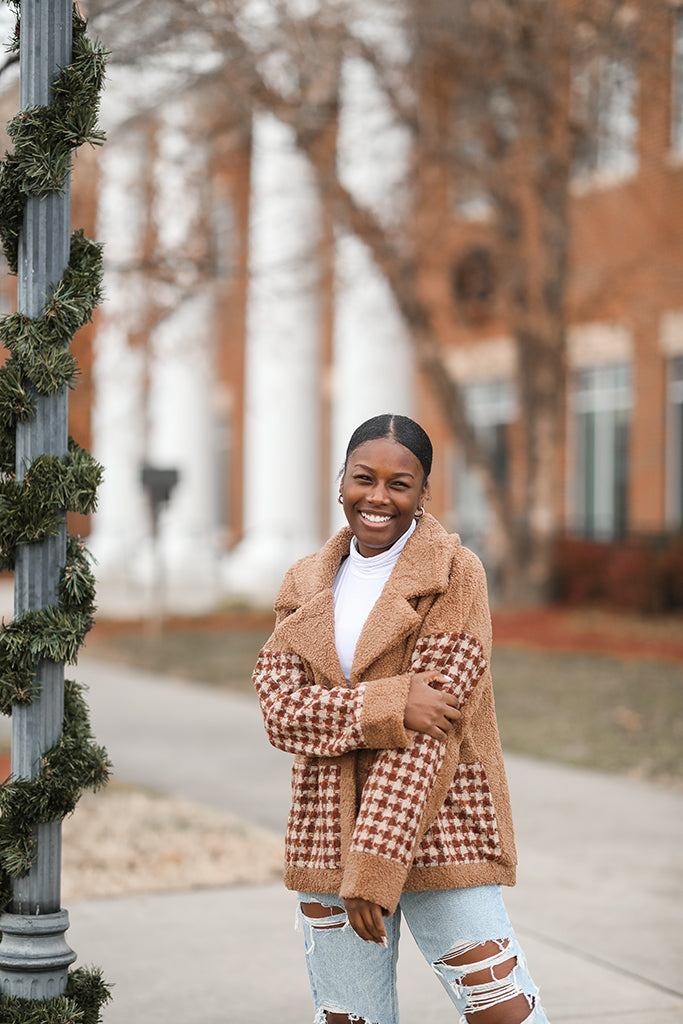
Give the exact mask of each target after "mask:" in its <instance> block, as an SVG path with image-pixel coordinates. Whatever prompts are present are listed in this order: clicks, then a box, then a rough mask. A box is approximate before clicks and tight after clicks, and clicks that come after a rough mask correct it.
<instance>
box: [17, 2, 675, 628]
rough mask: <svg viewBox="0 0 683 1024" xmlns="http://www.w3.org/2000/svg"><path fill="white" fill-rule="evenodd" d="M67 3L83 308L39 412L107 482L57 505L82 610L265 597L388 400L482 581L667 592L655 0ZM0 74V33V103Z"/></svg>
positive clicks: (671, 490)
mask: <svg viewBox="0 0 683 1024" xmlns="http://www.w3.org/2000/svg"><path fill="white" fill-rule="evenodd" d="M85 10H86V13H87V14H88V16H89V18H90V21H91V30H92V32H93V34H97V35H98V36H100V37H101V38H102V39H103V41H104V42H105V43H106V44H107V46H108V47H109V48H110V49H111V63H110V71H109V79H108V86H107V90H106V96H105V99H104V104H103V110H102V120H103V123H104V127H105V128H106V130H107V133H108V142H107V144H106V146H105V147H104V149H103V150H101V151H99V150H97V151H94V150H91V151H89V152H87V153H81V154H80V155H79V156H78V158H77V164H76V168H75V172H74V178H73V214H72V220H73V223H74V225H75V226H82V227H84V228H85V230H86V233H88V234H89V235H90V236H91V237H95V238H97V239H98V240H100V241H102V242H104V243H105V260H106V277H105V292H106V301H105V302H104V304H103V305H102V307H101V308H100V310H99V311H98V313H97V315H96V319H95V322H94V323H93V324H92V326H89V327H87V328H86V329H84V330H83V331H81V333H80V334H79V335H78V336H77V338H76V341H75V351H76V354H77V356H78V358H79V361H80V365H81V369H82V381H81V383H80V385H79V387H78V389H77V390H76V391H75V392H74V393H73V394H72V396H71V431H72V433H73V435H74V436H75V437H76V439H77V440H78V441H79V442H80V443H81V444H84V445H86V446H88V447H90V448H91V449H92V450H93V451H94V453H95V455H96V456H97V457H98V458H99V459H100V460H101V461H102V462H103V463H104V465H105V467H106V479H105V483H104V485H103V487H102V489H101V494H100V502H99V511H98V512H97V514H96V515H95V516H94V517H93V518H92V521H85V520H83V521H81V522H78V523H75V524H72V528H75V530H76V532H78V533H80V534H81V535H82V536H85V537H87V543H88V546H89V547H90V549H91V550H92V552H93V554H94V555H95V557H96V558H97V562H98V568H97V572H98V576H99V579H100V583H101V587H100V604H101V607H102V608H103V610H104V611H106V612H107V613H109V614H114V615H123V614H126V615H130V613H131V612H134V613H136V614H139V613H142V612H148V611H150V609H153V608H154V607H157V606H158V605H159V604H160V603H162V602H163V603H164V604H166V605H167V606H168V608H169V609H171V610H175V611H198V610H206V609H208V608H211V607H214V606H215V605H216V603H218V602H221V601H223V602H224V601H226V600H227V601H232V602H236V601H242V602H244V601H246V602H247V603H249V604H257V605H259V606H268V605H269V603H270V601H271V600H272V597H273V594H274V592H275V590H276V588H277V585H278V583H279V580H280V578H281V576H282V573H283V572H284V570H285V569H286V567H287V566H288V565H289V564H290V563H291V562H292V560H293V559H294V558H296V557H298V556H300V555H302V554H304V553H306V552H307V551H310V550H312V549H314V548H315V547H317V546H318V545H319V544H320V543H321V542H322V541H323V540H324V539H325V538H326V537H327V536H329V534H330V533H331V532H332V531H333V530H334V529H336V528H337V527H338V526H339V525H340V510H339V509H338V506H337V504H336V501H335V497H336V483H335V481H336V477H337V474H338V472H339V469H340V466H341V462H342V460H343V454H344V450H345V445H346V441H347V439H348V436H349V434H350V432H351V430H352V429H353V428H354V427H355V426H356V425H357V424H358V423H359V422H360V421H361V420H362V419H364V418H366V417H367V416H370V415H374V414H375V413H378V412H383V411H389V410H390V411H394V412H401V413H406V414H408V415H411V416H414V417H416V418H417V419H419V420H420V422H422V423H423V425H424V426H425V428H426V429H427V430H428V432H429V433H430V434H431V436H432V438H433V440H434V443H435V449H436V464H435V471H434V474H433V480H432V500H431V504H430V506H429V509H430V511H432V512H433V513H434V514H435V515H436V516H437V517H438V518H439V519H441V521H442V522H443V523H444V524H445V525H446V526H447V527H448V528H449V529H453V530H457V531H458V532H459V533H460V534H461V536H462V538H463V541H464V542H465V543H467V544H469V545H470V546H471V547H473V548H474V549H475V550H476V551H477V552H478V553H479V554H480V556H481V557H482V558H483V560H484V562H485V564H486V567H487V569H488V572H489V579H490V585H491V589H492V592H493V594H494V596H495V598H496V601H497V602H498V603H499V604H501V605H503V604H510V603H511V602H513V603H516V604H519V603H520V602H524V603H527V604H528V603H538V602H539V601H546V600H548V599H550V598H553V599H557V598H569V599H571V600H586V599H596V598H597V599H604V600H605V601H607V602H608V603H612V604H614V603H617V604H620V605H622V606H628V607H629V608H630V609H631V610H634V609H635V610H639V611H649V612H652V611H664V610H669V609H672V608H674V607H680V605H681V603H682V602H683V584H682V583H681V579H682V578H683V543H682V542H681V524H682V522H683V470H682V467H683V412H682V410H683V298H682V294H683V292H682V289H681V266H682V265H683V230H682V227H683V224H682V221H681V217H682V215H681V210H682V209H683V202H682V198H683V193H682V190H683V11H682V10H681V8H680V7H679V6H677V5H675V4H671V3H669V2H668V0H654V2H648V3H638V2H616V0H599V2H590V3H588V2H581V0H571V2H569V0H568V2H563V3H558V4H551V5H548V4H546V3H540V0H522V2H520V3H515V4H510V3H507V2H499V0H485V2H480V3H475V4H473V3H469V2H459V0H420V2H419V3H418V2H417V0H405V2H403V3H400V4H396V3H394V2H391V3H389V2H385V0H372V2H365V0H364V2H363V3H355V2H353V0H337V2H329V3H318V2H313V0H290V2H287V3H284V2H283V3H277V2H274V3H263V2H257V0H215V2H212V3H206V4H200V5H198V6H195V5H192V6H191V8H190V7H189V6H188V5H187V4H186V3H184V2H179V0H178V2H176V0H163V2H161V0H159V2H156V0H145V2H144V3H143V2H138V0H91V2H90V3H88V4H86V5H85ZM5 13H6V12H5ZM9 31H10V24H9V18H8V19H7V23H6V33H9ZM17 78H18V69H17V67H16V66H15V65H14V64H13V63H12V58H11V57H10V58H7V59H6V61H5V63H4V65H3V66H2V73H1V74H0V89H1V92H2V95H1V96H0V106H1V108H2V109H1V110H0V120H2V122H3V123H4V122H6V120H7V119H8V118H9V117H10V116H11V115H12V113H13V112H14V110H15V109H16V106H17V102H18V101H17ZM1 288H2V291H1V293H0V308H1V309H2V310H3V311H5V312H6V311H11V310H12V309H13V308H14V305H13V304H14V301H15V298H14V290H15V282H14V280H13V279H12V278H11V277H10V276H9V275H7V274H4V275H3V276H2V285H1Z"/></svg>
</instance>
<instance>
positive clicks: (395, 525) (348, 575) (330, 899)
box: [254, 415, 547, 1024]
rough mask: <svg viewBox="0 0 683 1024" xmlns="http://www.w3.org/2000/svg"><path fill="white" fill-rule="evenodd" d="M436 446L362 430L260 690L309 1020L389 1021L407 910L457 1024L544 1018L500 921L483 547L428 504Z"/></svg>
mask: <svg viewBox="0 0 683 1024" xmlns="http://www.w3.org/2000/svg"><path fill="white" fill-rule="evenodd" d="M431 465H432V445H431V442H430V440H429V438H428V437H427V435H426V434H425V432H424V430H423V429H422V428H421V427H420V426H419V425H418V424H417V423H415V422H414V421H413V420H410V419H407V418H406V417H404V416H391V415H386V416H376V417H374V418H373V419H371V420H368V421H366V422H365V423H363V424H361V426H360V427H359V428H358V429H357V430H356V431H355V432H354V434H353V436H352V437H351V440H350V442H349V446H348V449H347V453H346V460H345V463H344V470H343V473H342V477H341V484H340V491H339V500H340V502H341V503H342V505H343V506H344V512H345V515H346V518H347V520H348V524H349V525H348V527H346V528H345V529H343V530H341V531H340V532H339V533H338V534H336V535H335V536H334V537H332V538H331V539H330V540H329V541H328V542H327V544H325V545H324V547H323V548H322V549H321V550H320V551H318V552H317V553H316V554H313V555H309V556H307V557H306V558H303V559H301V561H299V562H297V563H296V564H295V565H293V566H292V568H291V569H290V570H289V572H288V573H287V575H286V576H285V579H284V581H283V584H282V587H281V588H280V592H279V594H278V597H277V600H276V603H275V611H276V616H277V617H276V625H275V630H274V632H273V634H272V636H271V637H270V638H269V640H268V641H267V643H266V645H265V646H264V648H263V650H262V651H261V653H260V655H259V659H258V661H257V664H256V668H255V670H254V683H255V686H256V689H257V691H258V694H259V698H260V700H261V707H262V710H263V716H264V720H265V725H266V731H267V733H268V737H269V739H270V741H271V743H273V744H274V745H275V746H276V747H279V748H280V749H282V750H285V751H288V752H290V753H294V754H295V755H296V757H295V761H294V766H293V775H292V807H291V811H290V815H289V821H288V826H287V838H286V869H285V883H286V885H287V886H288V888H290V889H294V890H296V891H297V892H298V894H299V896H298V899H299V906H300V919H301V921H302V924H303V928H304V931H305V935H306V961H307V966H308V971H309V976H310V981H311V991H312V993H313V999H314V1004H315V1024H346V1022H348V1021H361V1022H365V1024H397V1022H398V1006H397V1004H396V984H395V981H396V963H397V958H398V936H399V928H400V920H401V917H402V916H405V918H406V920H407V922H408V924H409V927H410V929H411V931H412V933H413V935H414V937H415V939H416V941H417V944H418V946H419V947H420V949H421V951H422V953H423V955H424V956H425V958H426V960H427V961H428V963H430V964H431V966H432V969H433V971H434V973H435V974H436V976H437V977H438V978H439V980H440V982H441V984H442V985H443V986H444V988H445V990H446V992H447V993H448V995H449V997H450V999H451V1000H452V1002H453V1003H454V1004H455V1006H456V1007H457V1009H458V1012H459V1013H460V1015H461V1020H464V1021H465V1022H467V1024H522V1022H528V1024H547V1018H546V1016H545V1013H544V1011H543V1008H542V1007H541V1003H540V999H539V998H538V989H537V988H536V987H535V985H534V983H533V981H532V980H531V977H530V975H529V973H528V971H527V968H526V964H525V961H524V955H523V953H522V950H521V949H520V947H519V944H518V942H517V939H516V938H515V935H514V932H513V930H512V927H511V925H510V921H509V919H508V917H507V913H506V911H505V907H504V905H503V900H502V895H501V885H513V884H514V881H515V864H516V855H515V846H514V838H513V832H512V821H511V816H510V805H509V797H508V791H507V783H506V780H505V772H504V770H503V763H502V754H501V749H500V741H499V738H498V728H497V724H496V719H495V713H494V709H493V695H492V689H491V675H490V671H489V662H490V652H491V624H490V616H489V608H488V600H487V595H486V579H485V576H484V571H483V569H482V566H481V563H480V562H479V560H478V559H477V557H476V556H475V555H474V554H472V552H471V551H468V550H467V549H466V548H464V547H463V546H462V545H461V543H460V540H459V538H458V537H457V536H456V535H453V536H449V535H448V534H447V533H446V531H445V530H444V529H443V528H442V527H441V526H440V525H439V523H438V522H437V521H436V519H434V518H433V517H432V516H430V515H428V514H426V513H425V511H424V505H423V502H424V500H425V498H426V497H427V496H428V488H429V482H428V481H429V473H430V470H431Z"/></svg>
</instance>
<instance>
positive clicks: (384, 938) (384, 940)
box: [380, 935, 389, 949]
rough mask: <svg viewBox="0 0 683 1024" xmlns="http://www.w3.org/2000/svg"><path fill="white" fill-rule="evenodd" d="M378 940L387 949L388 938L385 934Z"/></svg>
mask: <svg viewBox="0 0 683 1024" xmlns="http://www.w3.org/2000/svg"><path fill="white" fill-rule="evenodd" d="M380 942H381V944H382V945H383V946H384V948H385V949H389V940H388V938H387V937H386V935H383V936H382V938H381V939H380Z"/></svg>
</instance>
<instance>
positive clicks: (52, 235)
mask: <svg viewBox="0 0 683 1024" xmlns="http://www.w3.org/2000/svg"><path fill="white" fill-rule="evenodd" d="M71 40H72V0H42V2H41V0H22V4H21V50H20V69H21V71H20V81H21V107H22V109H25V108H26V107H29V106H34V105H47V104H49V102H50V99H51V86H52V82H53V81H54V79H55V76H56V74H57V72H58V70H59V68H60V67H63V66H65V65H67V64H69V63H70V60H71ZM70 207H71V202H70V191H69V188H68V185H67V187H65V188H64V190H63V191H62V192H61V193H59V194H53V195H49V196H47V197H46V198H44V199H35V198H29V200H28V202H27V205H26V209H25V213H24V224H23V230H22V233H21V237H20V241H19V267H18V309H19V311H20V312H23V313H25V314H26V315H27V316H30V317H37V316H39V315H40V313H41V312H42V309H43V307H44V305H45V301H46V298H47V297H48V296H49V294H50V291H51V289H52V288H54V286H55V285H56V284H57V283H58V282H59V280H60V279H61V277H62V275H63V273H64V270H65V268H66V265H67V263H68V260H69V239H70V212H71V210H70ZM35 406H36V414H35V417H34V419H33V420H31V421H30V422H27V423H23V424H20V425H19V426H18V428H17V463H16V473H17V479H18V480H22V479H23V477H24V473H25V470H26V466H27V465H28V464H29V463H30V462H31V461H32V460H33V459H34V458H36V457H37V456H38V455H40V454H41V453H47V454H50V455H57V456H63V455H64V454H65V453H66V451H67V441H68V426H67V419H68V400H67V393H66V388H64V389H62V390H61V391H60V392H58V393H57V394H56V395H51V396H48V397H42V396H35ZM65 560H66V526H65V524H63V525H62V529H61V532H60V534H59V535H58V536H57V537H52V538H50V539H48V540H47V541H45V542H43V543H40V544H32V545H20V546H19V549H18V551H17V558H16V570H15V587H14V604H15V614H16V615H17V616H19V615H21V614H22V613H23V612H25V611H27V610H30V609H39V608H43V607H46V606H47V605H50V604H54V603H55V602H56V601H57V597H58V583H59V577H60V573H61V570H62V569H63V567H64V564H65ZM36 675H37V680H36V681H37V684H38V685H37V689H38V691H39V692H38V696H37V698H36V699H35V700H34V702H33V703H32V704H30V705H26V706H17V707H15V708H14V710H13V713H12V774H13V776H14V777H15V778H24V779H32V778H34V777H35V775H36V774H37V771H38V768H39V765H40V758H41V756H42V754H44V753H45V752H46V751H47V750H49V749H50V747H52V746H54V744H55V743H56V742H57V741H58V739H59V737H60V734H61V730H62V719H63V713H64V666H63V665H61V664H56V663H54V662H47V661H44V662H41V663H40V665H39V667H38V670H37V673H36ZM35 839H36V844H37V857H36V861H35V864H34V866H33V868H32V869H31V871H30V872H29V874H28V875H26V876H25V877H23V878H20V879H17V880H15V881H14V883H13V899H12V903H11V905H10V909H9V912H8V913H5V914H3V915H2V917H0V931H2V933H3V938H2V942H0V991H2V993H3V994H4V995H12V996H21V997H23V998H31V999H48V998H51V997H53V996H57V995H61V994H62V993H63V992H64V989H65V987H66V982H67V971H68V967H69V964H71V963H73V961H74V960H75V959H76V954H75V953H74V952H73V951H72V950H71V949H70V948H69V946H68V945H67V943H66V940H65V938H64V933H65V931H66V929H67V928H68V925H69V920H68V915H67V913H66V911H65V910H62V909H61V899H60V887H61V824H60V823H59V822H54V823H51V824H47V825H39V826H38V828H37V829H36V835H35Z"/></svg>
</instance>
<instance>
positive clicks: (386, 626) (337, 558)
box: [273, 513, 453, 686]
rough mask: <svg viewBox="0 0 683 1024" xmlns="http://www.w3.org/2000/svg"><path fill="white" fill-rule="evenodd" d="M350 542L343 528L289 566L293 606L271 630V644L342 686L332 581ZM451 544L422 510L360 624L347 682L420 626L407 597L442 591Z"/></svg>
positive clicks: (356, 680) (349, 534) (358, 677)
mask: <svg viewBox="0 0 683 1024" xmlns="http://www.w3.org/2000/svg"><path fill="white" fill-rule="evenodd" d="M350 541H351V531H350V530H349V529H348V528H345V529H344V530H342V531H340V532H339V533H338V534H335V536H334V537H332V538H331V539H330V540H329V541H328V542H327V544H325V545H324V546H323V547H322V548H321V549H320V551H319V552H318V553H317V554H316V555H313V556H310V557H309V558H305V559H303V560H302V562H301V563H299V564H298V565H297V566H295V567H294V578H293V580H292V581H291V583H290V586H291V587H292V594H294V593H296V595H297V598H296V601H295V605H294V606H293V607H294V610H292V612H291V613H290V614H289V615H287V616H286V618H284V619H283V620H282V621H281V622H280V624H279V625H278V626H277V627H276V629H275V632H274V634H273V641H274V642H275V643H278V642H280V643H284V644H286V645H287V646H288V647H290V649H292V650H295V651H296V652H297V653H298V654H300V655H301V657H302V658H303V659H304V661H306V662H308V664H309V665H310V666H311V668H312V669H313V670H314V672H315V673H316V675H318V676H319V677H322V678H324V679H326V680H328V681H329V683H330V685H331V686H346V685H347V683H346V680H345V678H344V675H343V673H342V670H341V666H340V665H339V658H338V656H337V647H336V643H335V636H334V593H333V590H332V584H333V582H334V577H335V574H336V572H337V569H338V568H339V564H340V562H341V560H342V558H343V557H344V556H345V555H347V554H348V551H349V544H350ZM452 546H453V538H452V537H449V535H448V534H447V533H446V531H445V530H444V529H443V527H442V526H441V525H440V524H439V523H438V522H437V520H436V519H434V518H433V516H430V515H429V514H428V513H427V514H425V516H424V517H423V518H422V519H421V520H420V522H419V524H418V527H417V529H416V530H415V532H414V533H413V535H412V537H411V538H410V539H409V541H408V542H407V544H406V546H405V547H404V549H403V551H402V552H401V555H400V557H399V559H398V561H397V562H396V565H395V566H394V571H393V572H392V574H391V576H390V577H389V579H388V581H387V583H386V586H385V587H384V590H383V591H382V593H381V595H380V597H379V598H378V600H377V602H376V604H375V605H374V607H373V608H372V610H371V612H370V614H369V616H368V618H367V621H366V623H365V625H364V626H363V630H362V632H361V635H360V638H359V640H358V645H357V647H356V653H355V657H354V660H353V668H352V673H351V685H352V686H355V685H356V683H357V682H358V680H359V679H361V678H362V676H363V673H364V672H366V671H367V669H368V668H369V667H370V666H371V665H372V664H373V663H374V662H375V661H377V659H378V658H380V657H381V656H382V655H383V654H384V653H386V652H387V651H389V650H391V649H392V648H393V647H395V646H396V645H397V644H400V643H401V642H402V641H403V640H405V638H406V637H407V636H408V635H409V634H410V633H411V632H414V631H416V630H417V629H418V628H419V626H420V622H421V617H420V616H419V615H418V613H417V612H416V611H415V609H414V608H413V606H412V604H411V599H412V598H416V597H421V596H423V595H425V594H430V593H442V592H443V591H445V590H446V588H447V586H448V577H449V572H450V567H451V557H452ZM293 600H294V599H293ZM399 671H400V662H399V663H397V665H396V672H399Z"/></svg>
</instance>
